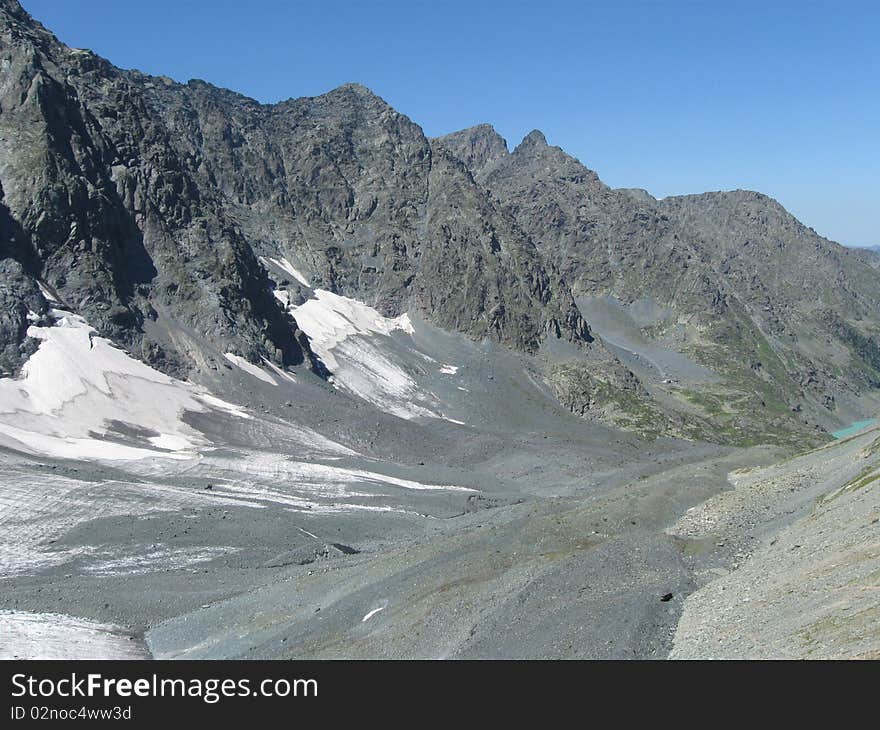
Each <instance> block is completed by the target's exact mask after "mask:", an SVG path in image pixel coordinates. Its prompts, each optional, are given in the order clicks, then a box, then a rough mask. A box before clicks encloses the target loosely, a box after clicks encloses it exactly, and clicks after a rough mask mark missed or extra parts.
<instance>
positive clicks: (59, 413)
mask: <svg viewBox="0 0 880 730" xmlns="http://www.w3.org/2000/svg"><path fill="white" fill-rule="evenodd" d="M50 316H51V317H52V319H53V320H54V323H53V324H52V325H50V326H38V325H35V324H34V325H31V326H30V327H28V330H27V334H28V336H30V337H33V338H34V339H37V340H39V341H40V345H39V347H38V349H37V351H36V352H35V353H34V354H33V355H31V357H30V358H28V360H27V362H26V363H25V364H24V367H23V368H22V371H21V376H20V377H19V378H0V444H2V445H4V446H7V447H10V448H13V449H18V450H21V451H24V452H27V453H33V454H42V455H47V456H56V457H61V458H76V459H108V460H136V459H142V458H145V457H148V456H164V457H166V458H177V459H180V458H193V457H195V456H196V453H197V450H198V449H199V448H200V447H204V446H209V445H210V444H209V443H208V441H207V440H206V439H205V438H204V436H203V435H202V434H201V433H199V432H198V431H196V430H195V429H194V428H192V427H191V426H189V425H187V424H186V423H184V422H183V420H182V418H181V416H182V415H183V413H184V412H186V411H194V412H207V411H208V410H210V409H219V410H223V411H225V412H227V413H229V414H230V415H234V416H239V417H247V415H246V414H245V413H244V411H243V410H242V409H241V408H240V407H238V406H235V405H233V404H231V403H227V402H225V401H223V400H220V399H219V398H216V397H214V396H212V395H210V394H209V393H208V392H207V391H205V390H204V389H203V388H199V387H197V386H194V385H191V384H189V383H184V382H181V381H179V380H175V379H174V378H171V377H169V376H167V375H164V374H163V373H160V372H158V371H157V370H153V369H152V368H151V367H149V366H147V365H145V364H144V363H142V362H140V361H138V360H135V359H134V358H132V357H130V356H129V355H128V354H126V353H125V352H124V351H123V350H121V349H119V348H118V347H116V346H115V345H113V343H111V342H110V341H109V340H106V339H104V338H103V337H99V336H98V335H97V334H96V333H95V331H94V330H93V329H92V328H91V327H90V326H89V325H88V323H87V322H86V321H85V320H84V319H83V318H82V317H79V316H78V315H75V314H71V313H70V312H66V311H63V310H58V309H53V310H51V311H50ZM267 377H268V376H267Z"/></svg>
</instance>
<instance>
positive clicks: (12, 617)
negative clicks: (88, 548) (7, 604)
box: [0, 611, 147, 659]
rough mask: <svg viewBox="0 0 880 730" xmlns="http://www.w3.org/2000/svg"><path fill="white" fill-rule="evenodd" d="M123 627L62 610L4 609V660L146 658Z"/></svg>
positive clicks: (0, 629) (0, 627)
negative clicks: (71, 614) (67, 614)
mask: <svg viewBox="0 0 880 730" xmlns="http://www.w3.org/2000/svg"><path fill="white" fill-rule="evenodd" d="M145 658H147V653H146V651H145V649H144V648H143V647H142V646H141V645H140V644H139V643H138V642H135V641H133V640H132V639H131V638H130V637H129V636H126V635H125V634H123V633H122V631H121V630H120V629H117V628H116V627H114V626H108V625H106V624H99V623H97V622H95V621H88V620H86V619H81V618H74V617H73V616H65V615H63V614H60V613H29V612H26V611H0V659H145Z"/></svg>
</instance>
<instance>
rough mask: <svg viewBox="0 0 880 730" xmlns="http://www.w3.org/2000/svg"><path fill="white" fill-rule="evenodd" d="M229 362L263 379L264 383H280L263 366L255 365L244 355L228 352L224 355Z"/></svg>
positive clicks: (258, 378)
mask: <svg viewBox="0 0 880 730" xmlns="http://www.w3.org/2000/svg"><path fill="white" fill-rule="evenodd" d="M223 357H225V358H226V359H227V360H229V362H231V363H232V364H233V365H235V366H236V367H237V368H240V369H241V370H244V371H245V372H246V373H248V374H249V375H253V376H254V377H255V378H257V380H262V381H263V382H264V383H268V384H269V385H278V383H276V382H275V380H274V379H273V378H272V376H271V375H269V374H268V373H266V372H265V371H264V370H263V369H262V368H261V367H259V366H258V365H254V364H253V363H252V362H248V361H247V360H245V359H244V358H243V357H240V356H239V355H235V354H233V353H231V352H227V353H226V354H225V355H223Z"/></svg>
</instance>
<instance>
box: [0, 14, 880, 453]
mask: <svg viewBox="0 0 880 730" xmlns="http://www.w3.org/2000/svg"><path fill="white" fill-rule="evenodd" d="M0 43H2V48H3V54H4V55H3V57H4V76H3V78H4V80H3V84H2V87H0V108H2V113H0V184H2V206H0V257H2V258H0V344H2V346H0V369H2V370H3V371H5V372H6V373H10V374H14V373H17V372H18V371H19V369H20V368H21V366H22V364H23V363H24V362H25V361H26V360H27V358H28V356H29V355H30V354H31V353H32V352H33V351H34V348H35V343H34V341H33V340H32V339H31V338H29V337H28V336H27V330H28V326H29V323H30V321H31V319H32V318H33V317H34V316H44V315H45V313H46V312H47V311H48V310H49V309H50V308H51V307H52V306H55V305H56V304H53V302H56V303H57V302H60V303H63V304H64V306H65V307H67V308H68V309H69V310H72V311H75V312H77V313H79V314H81V315H82V316H83V317H85V318H86V320H87V321H88V322H89V323H90V324H91V325H92V326H94V327H95V328H96V329H97V330H98V331H99V332H100V333H101V334H102V335H105V336H106V337H108V338H110V339H112V340H114V341H116V342H119V343H120V344H121V345H124V346H125V347H126V348H128V349H129V350H130V351H131V352H132V353H133V354H134V355H135V356H137V357H138V358H141V359H142V360H143V361H144V362H146V363H148V364H150V365H151V366H153V367H155V368H157V369H159V370H161V371H163V372H166V373H170V374H174V375H178V376H186V377H189V378H194V379H198V377H199V373H205V372H208V371H210V370H211V369H216V368H217V367H218V366H219V365H221V364H222V362H223V358H224V353H226V352H232V353H235V355H236V356H237V357H241V358H244V359H245V360H247V361H250V362H252V363H260V362H262V361H264V360H265V361H268V362H271V363H273V364H274V365H275V366H277V367H279V368H288V367H296V366H298V365H300V364H305V365H306V366H307V367H309V368H311V369H312V370H314V371H315V372H316V373H324V374H326V373H327V372H328V371H329V370H330V369H329V368H327V366H326V363H323V362H321V360H320V358H319V357H318V356H317V355H315V354H314V353H313V351H312V348H311V346H310V342H309V338H308V337H307V336H306V335H305V333H304V332H303V331H302V330H301V328H300V327H299V325H298V323H297V321H296V316H295V313H292V311H291V310H290V309H289V308H286V307H285V306H284V305H283V303H280V302H279V301H278V298H277V297H276V296H273V291H275V290H277V289H278V288H279V287H281V288H283V289H285V290H286V292H287V293H286V294H285V295H284V296H286V297H288V301H290V300H296V301H299V302H301V301H303V300H304V298H307V297H308V296H310V294H309V291H308V288H307V287H304V286H303V285H302V283H301V282H299V281H297V280H296V279H295V277H292V276H290V277H286V278H285V277H283V276H281V275H280V274H279V271H278V269H277V268H274V267H272V266H267V265H266V263H265V262H266V261H268V260H281V259H284V260H285V261H287V262H288V263H289V264H290V266H292V267H295V270H297V271H302V272H306V275H307V277H308V279H309V281H310V284H311V287H313V288H315V289H322V290H327V291H330V292H334V293H337V294H340V295H344V296H346V297H351V298H354V299H357V300H360V301H363V302H365V303H367V304H369V305H370V306H372V307H375V308H376V310H377V311H378V312H380V313H381V314H383V315H386V316H389V317H395V316H398V315H401V314H403V313H404V312H407V311H411V312H417V313H419V314H420V316H423V317H425V318H426V320H427V321H429V322H431V323H432V324H434V325H436V326H439V327H441V328H444V329H446V330H448V331H453V332H459V333H463V334H465V335H467V336H468V337H470V338H472V339H474V340H483V339H488V340H491V341H494V342H497V343H499V344H500V345H502V346H504V347H507V348H510V349H512V350H514V351H516V352H520V353H524V354H526V355H529V356H535V357H537V358H538V359H539V360H540V362H541V366H540V367H541V371H542V377H544V378H545V379H546V382H547V383H548V384H549V385H550V387H552V388H553V390H554V391H555V392H556V394H557V396H558V397H559V399H560V401H561V402H563V403H564V404H566V405H567V406H568V407H570V408H571V409H572V410H573V411H575V412H577V413H579V414H581V415H584V416H587V417H597V418H602V419H604V420H607V421H610V422H613V423H616V424H618V425H622V426H625V427H630V428H637V429H639V430H642V431H646V432H650V433H653V434H656V435H660V434H671V435H684V436H687V437H693V438H709V439H713V440H720V441H726V442H731V443H754V442H756V441H775V442H786V443H787V442H805V443H812V442H815V441H817V440H821V439H822V438H824V436H823V430H827V429H831V428H832V427H833V426H836V425H839V424H840V423H844V422H848V421H850V420H853V419H854V418H856V417H859V416H862V415H865V414H870V413H873V412H874V410H875V409H876V405H877V402H878V401H877V397H876V388H877V385H878V384H880V346H878V344H877V343H878V336H880V279H878V277H877V271H876V267H877V263H876V260H875V259H874V258H873V256H872V255H871V254H870V253H869V252H868V251H866V250H855V249H848V248H845V247H843V246H840V245H838V244H836V243H834V242H832V241H829V240H827V239H825V238H822V237H821V236H819V235H817V234H816V233H815V232H814V231H812V230H811V229H809V228H807V227H806V226H804V225H802V224H801V223H800V222H799V221H797V220H796V219H795V218H794V217H793V216H792V215H790V214H789V213H788V212H787V211H786V210H785V209H783V208H782V206H780V205H779V204H778V203H777V202H776V201H774V200H773V199H771V198H769V197H767V196H766V195H762V194H760V193H756V192H750V191H743V190H737V191H731V192H713V193H704V194H700V195H690V196H681V197H673V198H667V199H664V200H659V201H658V200H655V199H654V198H652V197H651V196H650V195H649V194H647V193H646V192H645V191H640V190H615V189H612V188H609V187H608V186H607V185H605V184H604V183H603V182H602V181H601V180H600V178H599V177H598V175H597V174H596V173H595V172H593V171H591V170H589V169H588V168H586V167H585V166H584V165H583V164H581V163H580V162H579V161H578V160H576V159H575V158H573V157H571V156H570V155H568V154H567V153H565V152H564V151H563V150H562V149H560V148H558V147H554V146H552V145H550V144H548V143H547V141H546V140H545V138H544V136H543V135H542V134H541V133H540V132H539V131H533V132H531V133H530V134H529V135H528V136H526V137H525V139H523V140H522V142H521V143H520V144H519V145H518V146H516V148H515V149H514V150H513V151H512V152H510V151H508V146H507V144H506V142H505V141H504V140H503V139H502V138H501V137H500V136H499V135H498V134H497V132H495V130H494V129H493V128H492V127H491V126H489V125H480V126H477V127H473V128H471V129H466V130H463V131H460V132H455V133H453V134H449V135H446V136H443V137H439V138H436V139H428V138H426V137H425V135H424V133H423V132H422V130H421V128H420V127H419V126H418V125H417V124H416V123H414V122H413V121H411V120H410V119H408V118H407V117H406V116H404V115H402V114H400V113H399V112H397V111H396V110H394V109H393V108H391V107H390V106H389V105H388V104H387V103H385V102H384V101H383V100H382V99H381V98H379V97H378V96H376V95H375V94H374V93H372V92H371V91H370V90H368V89H366V88H364V87H362V86H359V85H356V84H349V85H345V86H342V87H340V88H338V89H335V90H333V91H330V92H329V93H327V94H324V95H322V96H318V97H314V98H302V99H291V100H288V101H285V102H281V103H278V104H274V105H263V104H259V103H257V102H255V101H253V100H251V99H248V98H246V97H244V96H241V95H239V94H236V93H234V92H231V91H227V90H224V89H219V88H216V87H214V86H211V85H210V84H208V83H205V82H203V81H190V82H189V83H187V84H180V83H176V82H174V81H172V80H170V79H167V78H162V77H150V76H146V75H144V74H142V73H139V72H137V71H124V70H121V69H118V68H116V67H114V66H113V65H112V64H111V63H109V62H108V61H106V60H104V59H102V58H100V57H99V56H97V55H95V54H94V53H92V52H90V51H86V50H79V49H72V48H68V47H67V46H65V45H64V44H62V43H60V42H59V41H58V40H57V39H56V38H55V37H54V36H53V35H52V34H51V33H50V32H49V31H47V30H46V29H44V28H43V27H42V26H41V25H40V24H39V23H37V22H35V21H34V20H33V19H31V18H30V16H28V14H27V13H25V12H24V11H23V10H22V9H21V8H20V6H19V5H18V4H17V3H16V2H14V0H4V1H3V2H2V3H0ZM281 273H283V272H281ZM594 320H595V323H594Z"/></svg>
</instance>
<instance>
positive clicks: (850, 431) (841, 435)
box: [831, 418, 877, 439]
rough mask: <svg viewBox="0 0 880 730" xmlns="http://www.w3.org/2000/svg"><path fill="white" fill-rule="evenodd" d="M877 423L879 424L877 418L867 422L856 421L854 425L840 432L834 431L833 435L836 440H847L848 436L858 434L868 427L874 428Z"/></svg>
mask: <svg viewBox="0 0 880 730" xmlns="http://www.w3.org/2000/svg"><path fill="white" fill-rule="evenodd" d="M875 423H877V419H876V418H869V419H868V420H867V421H855V422H854V423H851V424H849V426H847V427H846V428H842V429H840V430H839V431H832V432H831V435H832V436H833V437H834V438H836V439H845V438H846V437H847V436H852V435H853V434H854V433H858V432H859V431H861V430H862V429H863V428H867V427H868V426H873V425H874V424H875Z"/></svg>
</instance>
